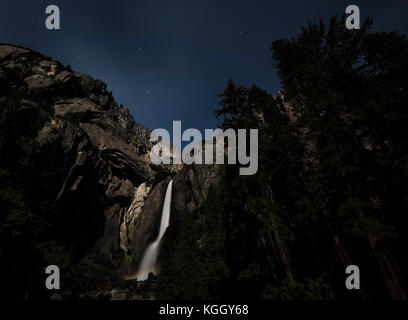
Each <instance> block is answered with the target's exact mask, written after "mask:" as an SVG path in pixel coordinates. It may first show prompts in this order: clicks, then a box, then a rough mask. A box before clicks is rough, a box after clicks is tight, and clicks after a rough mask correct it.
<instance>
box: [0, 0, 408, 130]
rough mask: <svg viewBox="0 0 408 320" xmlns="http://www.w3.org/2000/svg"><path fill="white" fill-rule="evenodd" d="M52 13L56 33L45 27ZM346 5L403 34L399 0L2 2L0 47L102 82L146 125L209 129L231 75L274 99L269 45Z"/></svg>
mask: <svg viewBox="0 0 408 320" xmlns="http://www.w3.org/2000/svg"><path fill="white" fill-rule="evenodd" d="M51 4H55V5H58V6H59V8H60V10H61V30H53V31H50V30H47V29H46V28H45V25H44V22H45V18H46V15H45V8H46V6H47V5H51ZM349 4H356V5H358V6H359V7H360V10H361V20H364V18H365V17H367V16H372V17H374V30H376V31H394V30H396V31H398V32H399V33H405V34H407V33H408V0H398V1H397V0H387V1H370V0H365V1H343V0H326V1H323V0H321V1H318V0H315V1H313V0H297V1H296V0H292V1H290V0H282V1H274V0H267V1H257V0H252V1H241V0H229V1H222V0H207V1H198V0H188V1H184V0H183V1H179V0H172V1H155V0H144V1H137V0H136V1H124V0H123V1H120V0H117V1H104V0H97V1H96V0H95V1H94V0H92V1H68V0H65V1H56V0H48V1H42V0H40V1H39V0H36V1H33V0H25V1H22V0H20V1H19V0H1V4H0V42H3V43H12V44H18V45H22V46H25V47H29V48H31V49H34V50H37V51H40V52H41V53H43V54H45V55H46V56H50V57H52V58H53V59H54V60H58V61H60V62H61V63H63V64H64V65H70V66H71V67H72V68H73V69H74V70H75V71H79V72H82V73H85V74H89V75H91V76H93V77H94V78H98V79H101V80H102V81H104V82H105V83H107V85H108V90H110V91H112V92H113V95H114V97H115V99H116V101H117V102H118V103H122V104H124V105H126V106H127V107H128V108H129V109H130V111H131V113H132V114H133V116H134V117H135V119H136V121H138V122H139V123H141V124H143V125H145V126H146V127H149V128H152V129H155V128H167V129H170V128H171V126H172V121H173V120H182V124H183V129H186V128H189V127H193V128H197V129H200V130H203V129H205V128H214V127H215V126H216V124H217V120H216V118H215V117H214V114H213V111H214V109H215V108H216V107H217V101H218V100H219V98H218V97H217V95H218V94H219V93H221V92H222V91H223V89H224V88H225V86H226V83H227V80H228V79H229V78H230V77H231V78H232V79H233V80H234V81H235V82H236V83H237V84H244V85H251V84H257V85H258V86H260V87H261V88H264V89H267V90H269V91H270V92H271V93H276V91H277V90H279V87H280V82H279V79H278V78H277V76H276V72H275V71H274V69H273V66H272V60H271V52H270V46H271V43H272V41H273V40H277V39H281V38H292V37H295V36H296V34H297V33H298V32H299V30H300V26H302V25H305V24H306V23H307V20H308V19H310V20H312V21H315V20H316V19H318V18H319V17H322V18H323V19H324V20H325V21H328V19H329V18H330V17H331V16H333V15H337V16H341V15H342V14H343V12H344V11H345V8H346V6H347V5H349Z"/></svg>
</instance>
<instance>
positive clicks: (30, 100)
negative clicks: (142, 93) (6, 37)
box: [0, 45, 217, 273]
mask: <svg viewBox="0 0 408 320" xmlns="http://www.w3.org/2000/svg"><path fill="white" fill-rule="evenodd" d="M0 105H1V106H2V109H3V111H2V112H13V110H14V111H15V110H18V111H21V110H27V112H28V113H36V114H37V113H39V114H40V115H41V116H40V117H39V119H40V120H38V125H37V126H36V131H35V132H34V134H33V137H32V139H31V140H30V139H25V138H24V139H20V140H19V141H16V143H17V144H21V145H22V148H23V149H24V150H27V152H30V150H31V149H32V148H35V145H40V146H41V145H46V144H48V143H50V142H53V141H60V142H61V145H62V149H63V154H62V158H63V160H64V164H65V165H66V167H67V168H66V172H65V173H64V179H63V181H61V185H59V186H58V191H57V192H56V196H55V199H53V200H54V201H55V204H56V207H57V208H58V214H59V215H60V216H61V217H62V218H61V219H60V220H61V221H62V222H61V224H62V227H60V229H59V230H60V231H59V232H60V234H59V239H62V240H63V242H64V244H65V245H66V246H67V247H68V248H69V251H70V253H71V256H72V257H73V259H74V260H75V261H78V260H79V259H81V258H82V257H84V256H86V255H87V254H90V253H95V252H96V253H102V254H106V255H108V256H109V255H111V254H112V252H114V251H117V250H120V251H122V252H123V253H124V254H125V256H127V257H128V258H129V259H125V260H124V261H125V264H128V265H127V266H125V267H124V268H123V270H124V271H123V272H124V273H126V272H131V271H132V268H133V269H134V268H135V263H137V262H138V261H139V260H140V258H141V255H142V253H143V251H144V249H145V248H146V246H147V245H148V243H149V242H151V241H152V240H153V239H154V238H155V237H156V235H157V232H158V229H159V223H160V216H161V210H162V206H163V199H164V193H165V190H166V185H167V183H168V181H169V180H170V179H171V178H173V180H174V191H173V201H172V215H171V222H170V228H169V230H168V231H169V232H168V235H166V238H167V242H171V233H172V230H173V231H174V230H176V228H175V226H176V225H177V223H178V215H179V213H180V212H182V211H183V210H185V209H188V210H196V209H199V208H200V206H201V205H202V204H203V202H204V199H205V197H206V193H207V191H208V188H209V186H210V185H211V183H213V182H214V181H216V176H217V174H216V171H217V169H216V167H215V166H211V165H205V166H194V165H193V166H183V165H166V167H164V166H155V165H152V163H151V161H150V154H149V152H150V150H151V148H152V142H151V141H150V140H149V139H150V133H151V131H150V130H149V129H147V128H145V127H143V126H142V125H140V124H138V123H137V122H136V121H135V120H134V119H133V117H132V116H131V115H130V113H129V110H128V109H127V108H126V107H124V106H123V105H120V104H117V103H116V102H115V100H114V98H113V96H112V93H111V92H109V91H107V89H106V85H105V84H104V83H103V82H101V81H100V80H96V79H93V78H92V77H90V76H87V75H84V74H81V73H78V72H75V71H72V70H71V68H70V67H69V66H63V65H62V64H61V63H59V62H57V61H53V60H51V59H50V58H48V57H45V56H43V55H42V54H40V53H37V52H34V51H31V50H29V49H25V48H21V47H17V46H12V45H0ZM11 105H12V106H13V107H10V106H11ZM13 108H15V109H13ZM4 110H5V111H4ZM10 110H11V111H10ZM23 140H24V141H23ZM0 143H1V142H0ZM1 148H2V146H1V145H0V150H1ZM30 148H31V149H30ZM1 152H6V150H1ZM38 183H40V182H38ZM169 245H171V243H170V244H169ZM126 261H127V262H129V261H133V265H131V263H127V262H126Z"/></svg>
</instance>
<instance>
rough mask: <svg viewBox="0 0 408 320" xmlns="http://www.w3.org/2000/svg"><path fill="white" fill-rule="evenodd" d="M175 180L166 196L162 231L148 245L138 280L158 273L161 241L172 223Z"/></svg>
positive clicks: (161, 222)
mask: <svg viewBox="0 0 408 320" xmlns="http://www.w3.org/2000/svg"><path fill="white" fill-rule="evenodd" d="M172 185H173V180H171V181H170V182H169V184H168V185H167V190H166V195H165V197H164V204H163V210H162V216H161V221H160V230H159V234H158V235H157V238H156V239H155V240H154V241H153V242H152V243H151V244H149V245H148V247H147V249H146V251H145V253H144V255H143V258H142V261H141V263H140V266H139V270H138V272H137V279H138V280H139V281H144V280H146V279H147V278H148V276H149V273H150V272H153V273H156V260H157V256H158V254H159V249H160V241H161V239H162V238H163V235H164V233H165V232H166V229H167V227H168V226H169V222H170V207H171V190H172Z"/></svg>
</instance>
